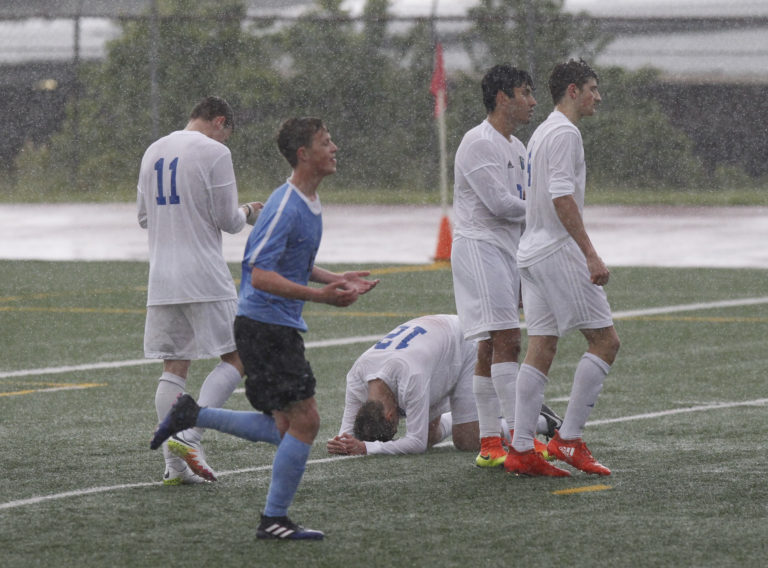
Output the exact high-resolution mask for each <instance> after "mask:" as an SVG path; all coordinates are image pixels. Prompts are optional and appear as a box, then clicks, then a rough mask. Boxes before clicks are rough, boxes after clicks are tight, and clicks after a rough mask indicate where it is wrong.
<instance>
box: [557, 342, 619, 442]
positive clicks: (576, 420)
mask: <svg viewBox="0 0 768 568" xmlns="http://www.w3.org/2000/svg"><path fill="white" fill-rule="evenodd" d="M610 370H611V366H610V365H609V364H608V363H606V362H605V361H603V360H602V359H600V357H597V356H596V355H592V354H591V353H584V355H583V356H582V358H581V360H580V361H579V364H578V365H577V366H576V372H575V373H574V375H573V387H571V397H570V399H569V400H568V408H566V410H565V416H564V417H563V425H562V426H561V427H560V437H561V438H562V439H563V440H574V439H576V438H581V435H582V433H583V432H584V426H585V425H586V423H587V419H588V418H589V415H590V414H591V413H592V409H594V407H595V404H596V403H597V397H598V395H599V394H600V391H601V390H602V388H603V381H604V380H605V377H606V375H607V374H608V371H610Z"/></svg>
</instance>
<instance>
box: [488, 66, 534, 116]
mask: <svg viewBox="0 0 768 568" xmlns="http://www.w3.org/2000/svg"><path fill="white" fill-rule="evenodd" d="M523 85H529V86H530V87H531V89H533V79H532V78H531V75H530V73H528V71H523V70H522V69H518V68H517V67H514V66H512V65H510V64H509V63H502V64H501V65H494V66H493V67H491V68H490V69H489V70H488V72H487V73H486V74H485V76H484V77H483V80H482V82H481V83H480V87H481V88H482V90H483V104H484V105H485V110H487V111H488V112H493V110H494V109H495V108H496V93H498V92H499V91H501V92H503V93H504V94H505V95H507V96H508V97H514V96H515V91H514V88H515V87H522V86H523Z"/></svg>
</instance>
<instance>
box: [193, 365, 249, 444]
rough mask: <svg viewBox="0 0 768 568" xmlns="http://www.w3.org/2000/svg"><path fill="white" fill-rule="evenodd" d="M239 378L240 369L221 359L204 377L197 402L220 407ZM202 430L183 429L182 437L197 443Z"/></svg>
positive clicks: (230, 394) (232, 390)
mask: <svg viewBox="0 0 768 568" xmlns="http://www.w3.org/2000/svg"><path fill="white" fill-rule="evenodd" d="M241 379H242V376H241V375H240V371H238V370H237V369H236V368H235V367H234V366H232V365H230V364H229V363H225V362H223V361H222V362H221V363H219V364H218V365H216V367H214V368H213V370H212V371H211V372H210V373H209V374H208V376H207V377H205V380H204V381H203V386H202V387H200V396H198V398H197V404H199V405H200V406H207V407H209V408H221V407H222V406H224V403H225V402H227V400H228V399H229V397H230V396H232V393H233V392H234V390H235V389H236V388H237V385H239V384H240V380H241ZM203 432H205V429H203V428H190V429H189V430H185V431H184V439H186V440H190V441H192V442H198V443H199V442H200V438H202V436H203Z"/></svg>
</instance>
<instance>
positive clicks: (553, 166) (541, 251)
mask: <svg viewBox="0 0 768 568" xmlns="http://www.w3.org/2000/svg"><path fill="white" fill-rule="evenodd" d="M528 168H529V172H530V175H529V186H528V190H527V193H526V200H527V202H528V211H527V213H526V219H525V233H524V234H523V237H522V239H520V247H519V248H518V251H517V262H518V266H521V267H525V266H530V265H531V264H533V263H535V262H536V261H538V260H541V259H542V258H545V257H546V256H548V255H550V254H552V253H553V252H555V251H556V250H557V249H559V248H560V247H562V246H563V245H564V244H565V243H566V242H568V240H569V239H570V238H571V236H570V235H569V234H568V231H567V230H566V229H565V227H564V226H563V224H562V223H561V222H560V218H559V217H558V216H557V211H555V205H554V203H552V200H553V199H554V198H556V197H562V196H564V195H573V198H574V199H575V200H576V204H577V205H578V207H579V212H580V213H581V212H583V209H584V189H585V186H586V178H587V166H586V163H585V161H584V145H583V143H582V140H581V132H579V129H578V128H577V127H576V125H575V124H573V123H572V122H571V121H570V120H568V118H567V117H566V116H565V115H564V114H563V113H561V112H560V111H558V110H555V111H553V112H552V113H551V114H550V115H549V116H548V117H547V120H545V121H544V122H542V123H541V124H540V125H539V127H538V128H537V129H536V130H535V131H534V133H533V136H531V139H530V140H529V141H528Z"/></svg>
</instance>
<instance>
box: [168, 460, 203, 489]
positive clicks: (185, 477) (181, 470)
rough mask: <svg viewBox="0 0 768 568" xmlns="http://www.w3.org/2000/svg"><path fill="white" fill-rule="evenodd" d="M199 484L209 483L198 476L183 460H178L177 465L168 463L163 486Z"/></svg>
mask: <svg viewBox="0 0 768 568" xmlns="http://www.w3.org/2000/svg"><path fill="white" fill-rule="evenodd" d="M174 461H176V460H174ZM197 483H207V481H206V480H205V479H203V478H202V477H200V476H199V475H196V474H195V472H194V471H192V470H191V469H190V468H189V466H188V465H187V464H186V463H185V462H184V461H183V460H178V463H176V464H173V463H166V465H165V473H164V474H163V485H195V484H197Z"/></svg>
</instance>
